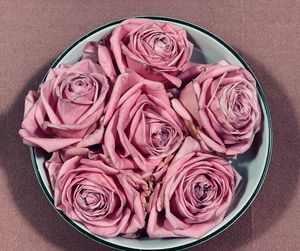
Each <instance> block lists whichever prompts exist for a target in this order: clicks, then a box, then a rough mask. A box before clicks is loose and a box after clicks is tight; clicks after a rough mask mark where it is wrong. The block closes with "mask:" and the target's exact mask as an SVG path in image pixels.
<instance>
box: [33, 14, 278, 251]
mask: <svg viewBox="0 0 300 251" xmlns="http://www.w3.org/2000/svg"><path fill="white" fill-rule="evenodd" d="M129 18H148V19H153V20H158V21H159V20H160V21H170V22H174V23H177V24H179V25H180V24H181V25H186V26H189V27H191V28H193V29H196V30H197V31H200V32H203V33H205V34H206V35H208V36H210V37H211V38H213V39H214V40H216V41H217V42H219V43H220V44H221V45H223V46H224V47H225V48H226V49H228V50H229V51H230V52H231V53H232V54H233V55H234V56H235V57H236V58H237V59H238V60H239V62H240V63H241V64H242V65H243V66H244V67H245V69H247V70H248V71H249V72H250V73H251V74H252V75H253V77H254V78H255V80H256V83H257V90H258V92H259V95H260V98H261V100H262V103H263V106H264V108H265V110H266V115H267V119H266V122H267V123H268V128H269V134H268V139H269V142H268V151H267V158H266V160H265V164H264V169H263V173H262V175H261V177H260V180H259V183H258V185H257V186H256V188H255V190H254V192H253V193H252V195H251V196H250V198H249V199H248V201H247V203H246V204H245V205H244V207H242V208H241V209H240V211H239V212H238V213H237V214H236V215H235V216H234V217H233V218H232V219H231V220H230V221H229V222H228V223H226V224H225V225H224V226H222V227H221V228H219V229H217V230H216V231H215V232H213V233H211V234H209V235H207V236H205V237H203V238H201V239H198V240H195V241H193V242H190V243H188V244H183V245H180V246H177V247H173V248H166V249H160V250H182V249H186V248H191V247H193V246H196V245H199V244H202V243H204V242H206V241H208V240H210V239H212V238H213V237H215V236H217V235H219V234H220V233H222V232H223V231H224V230H226V229H227V228H228V227H229V226H231V225H232V224H233V223H234V222H235V221H236V220H237V219H239V218H240V217H241V216H242V215H243V214H244V213H245V211H246V210H247V209H248V207H249V206H250V205H251V204H252V202H253V201H254V199H255V197H256V196H257V194H258V192H259V191H260V189H261V187H262V184H263V182H264V180H265V178H266V175H267V171H268V169H269V165H270V161H271V155H272V145H273V133H272V122H271V115H270V110H269V107H268V103H267V100H266V97H265V94H264V91H263V89H262V86H261V85H260V83H259V81H258V79H257V77H256V76H255V74H254V73H253V71H252V70H251V68H250V66H249V65H248V64H247V63H246V62H245V60H244V59H243V58H242V56H241V55H240V54H239V53H238V52H237V51H235V50H234V49H233V48H232V47H231V46H230V45H228V44H227V43H226V42H225V41H224V40H222V39H221V38H219V37H218V36H217V35H215V34H214V33H212V32H210V31H208V30H206V29H204V28H202V27H200V26H198V25H196V24H193V23H190V22H187V21H183V20H181V19H177V18H173V17H165V16H134V17H129ZM129 18H123V19H118V20H115V21H113V22H109V23H106V24H104V25H102V26H100V27H98V28H96V29H94V30H92V31H90V32H88V33H86V34H85V35H83V36H81V37H80V38H79V39H77V40H76V41H75V42H73V43H72V44H71V45H70V46H69V47H67V48H66V49H65V50H64V51H63V52H62V53H61V54H60V55H59V56H58V57H57V58H56V60H55V61H54V63H53V64H52V65H51V67H50V68H49V70H50V69H52V68H55V67H56V66H57V65H58V64H59V63H60V61H61V60H62V58H63V57H64V56H66V55H67V54H68V53H69V51H70V50H72V49H73V48H74V47H75V46H76V45H77V44H79V43H80V42H81V41H83V40H84V39H86V38H88V37H89V36H91V35H93V34H95V33H97V32H99V31H101V30H103V29H105V28H108V27H110V26H113V25H116V24H119V23H121V22H123V21H124V20H126V19H129ZM49 70H48V71H47V73H46V74H45V76H44V78H43V80H42V82H44V80H45V79H46V77H47V75H48V73H49ZM30 156H31V161H32V165H33V168H34V172H35V175H36V177H37V180H38V182H39V184H40V186H41V188H42V190H43V192H44V194H45V195H46V197H47V199H48V201H49V202H50V204H51V205H52V206H53V208H54V209H55V210H56V211H57V213H58V214H59V215H60V216H61V217H62V218H63V219H64V220H66V221H67V222H68V223H69V224H70V225H71V226H72V227H74V228H75V229H76V230H77V231H79V232H80V233H81V234H83V235H85V236H86V237H88V238H90V239H92V240H94V241H96V242H98V243H100V244H103V245H105V246H108V247H110V248H116V249H119V250H140V249H136V248H129V247H124V246H121V245H118V244H115V243H111V242H109V241H106V240H105V239H101V238H99V237H97V236H96V235H93V234H91V233H89V232H87V231H86V230H85V229H82V228H81V227H80V226H79V225H77V224H75V223H74V221H73V220H71V219H70V218H69V217H68V216H67V215H66V214H65V213H64V212H62V211H61V210H59V209H57V208H56V207H55V206H54V200H53V197H52V195H51V194H50V193H49V192H48V190H47V188H46V186H45V184H44V181H43V178H42V177H41V174H40V172H39V170H38V164H37V161H36V148H35V147H30ZM144 250H152V249H144Z"/></svg>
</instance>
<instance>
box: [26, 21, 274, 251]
mask: <svg viewBox="0 0 300 251" xmlns="http://www.w3.org/2000/svg"><path fill="white" fill-rule="evenodd" d="M147 18H152V19H156V20H159V21H163V22H173V23H176V24H177V25H180V26H183V27H184V28H185V29H186V30H187V32H188V34H189V39H190V40H191V41H192V42H193V43H194V44H195V45H198V46H199V47H200V50H195V51H194V53H193V57H192V61H193V62H198V63H215V62H218V61H220V60H226V61H227V62H229V63H230V64H234V65H239V66H241V67H244V68H246V69H247V70H248V71H250V72H251V73H252V74H253V72H252V71H251V69H250V67H249V66H248V65H247V64H246V62H245V61H244V60H243V59H242V58H241V56H240V55H239V54H238V53H237V52H235V51H234V50H233V49H232V48H231V47H230V46H229V45H227V44H226V43H225V42H224V41H222V40H221V39H220V38H218V37H217V36H215V35H214V34H212V33H210V32H208V31H207V30H205V29H203V28H200V27H198V26H196V25H193V24H190V23H187V22H184V21H181V20H177V19H172V18H165V17H147ZM122 21H123V20H118V21H115V22H112V23H109V24H106V25H104V26H101V27H99V28H98V29H96V30H94V31H91V32H90V33H88V34H86V35H84V36H82V37H81V38H80V39H79V40H77V41H76V42H74V43H73V44H72V45H71V46H70V47H69V48H67V49H66V50H65V51H64V52H63V53H62V54H61V55H60V56H59V57H58V58H57V59H56V61H55V62H54V63H53V65H52V66H51V68H56V67H58V66H59V65H60V64H62V63H64V64H74V63H76V62H77V61H79V59H80V58H81V56H82V50H83V48H84V45H85V44H86V43H87V42H89V41H99V40H100V39H101V38H102V37H103V36H105V35H106V34H107V33H109V32H110V31H111V30H112V29H113V28H114V27H115V26H116V25H118V24H119V23H120V22H122ZM253 76H254V75H253ZM254 77H255V76H254ZM256 81H257V79H256ZM257 83H258V81H257ZM257 89H258V95H259V100H260V103H261V107H262V113H263V120H262V124H261V130H260V132H259V133H258V134H257V135H256V137H255V140H254V142H253V144H252V146H251V148H250V149H249V150H248V151H247V152H246V153H244V154H242V155H239V157H238V158H237V159H236V160H234V161H233V162H232V164H233V166H234V167H235V168H236V169H237V171H238V172H239V173H240V174H241V176H242V177H243V180H242V182H241V184H240V185H239V187H238V190H237V191H236V194H235V196H234V198H233V201H232V204H231V206H230V208H229V210H228V212H227V214H226V217H225V218H224V220H223V221H222V223H221V224H219V225H217V226H216V227H215V228H213V229H212V230H211V231H209V232H208V233H207V234H206V235H205V236H203V237H202V238H201V239H191V238H167V239H146V238H140V239H126V238H122V237H116V238H109V239H106V238H101V237H98V236H95V235H94V234H92V233H91V232H89V231H88V230H87V229H86V228H85V227H84V226H83V225H82V224H79V223H77V222H75V221H73V220H71V219H69V218H68V217H67V216H66V215H65V214H64V213H63V212H61V211H59V210H57V212H58V213H59V214H60V215H61V216H62V217H63V218H64V219H65V220H66V221H67V222H69V223H70V224H71V225H72V226H73V227H75V228H76V229H77V230H79V231H80V232H81V233H82V234H84V235H86V236H88V237H90V238H92V239H93V240H95V241H98V242H100V243H102V244H104V245H107V246H110V247H113V248H118V249H122V250H124V249H125V250H141V249H142V250H164V249H168V250H170V249H176V250H177V249H184V248H188V247H191V246H194V245H197V244H200V243H203V242H205V241H207V240H209V239H211V238H213V237H214V236H216V235H217V234H219V233H221V232H222V231H224V230H225V229H226V228H227V227H229V226H230V225H231V224H233V223H234V222H235V221H236V220H237V219H238V218H239V217H240V216H241V215H242V214H243V213H244V212H245V210H246V209H247V208H248V207H249V206H250V204H251V203H252V201H253V200H254V198H255V197H256V195H257V193H258V191H259V190H260V187H261V186H262V183H263V181H264V178H265V176H266V173H267V170H268V166H269V162H270V157H271V149H272V127H271V118H270V113H269V108H268V105H267V102H266V98H265V95H264V93H263V90H262V87H261V86H260V84H259V83H258V85H257ZM30 151H31V157H32V162H33V166H34V170H35V173H36V176H37V178H38V181H39V183H40V185H41V187H42V189H43V191H44V192H45V194H46V196H47V198H48V199H49V201H50V203H51V204H52V205H53V204H54V203H53V192H52V189H51V186H50V183H49V179H48V176H47V170H46V169H45V166H44V163H45V160H46V158H47V157H49V155H48V154H47V153H45V152H44V151H43V150H41V149H37V148H31V150H30Z"/></svg>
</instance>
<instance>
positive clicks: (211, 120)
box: [172, 61, 261, 156]
mask: <svg viewBox="0 0 300 251" xmlns="http://www.w3.org/2000/svg"><path fill="white" fill-rule="evenodd" d="M172 104H173V107H174V109H175V110H176V111H177V112H178V114H180V115H181V116H182V117H183V118H184V119H185V121H186V123H187V125H188V128H189V129H190V131H191V133H192V134H193V135H194V137H195V138H196V139H198V140H199V142H200V144H201V148H202V150H203V151H206V152H216V153H219V154H225V155H231V156H234V155H236V154H240V153H243V152H245V151H246V150H248V149H249V147H250V146H251V144H252V142H253V139H254V135H255V133H256V132H258V131H259V129H260V121H261V111H260V106H259V102H258V98H257V92H256V82H255V79H254V78H253V76H252V75H251V74H250V73H249V72H248V71H247V70H245V69H243V68H241V67H239V66H234V65H229V64H228V63H227V62H225V61H221V62H219V63H217V64H214V65H208V66H207V67H205V68H203V71H202V73H200V75H199V76H198V77H197V78H196V79H195V80H193V81H192V82H190V83H189V84H188V85H187V86H186V87H185V88H184V89H183V90H182V91H181V93H180V96H179V101H178V100H177V99H173V100H172Z"/></svg>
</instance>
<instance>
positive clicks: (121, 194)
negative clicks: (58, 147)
mask: <svg viewBox="0 0 300 251" xmlns="http://www.w3.org/2000/svg"><path fill="white" fill-rule="evenodd" d="M59 155H60V153H58V152H56V153H54V154H53V157H52V159H51V160H49V161H48V162H47V164H46V167H47V168H48V171H49V176H50V178H51V184H52V186H53V190H54V201H55V206H56V207H57V208H58V209H60V210H62V211H63V212H64V213H65V214H66V215H67V216H68V217H70V218H71V219H72V220H75V221H78V222H80V223H82V224H83V225H84V226H86V227H87V229H89V230H90V231H91V232H92V233H93V234H96V235H98V236H101V237H114V236H117V235H122V236H123V237H129V238H134V237H137V236H138V235H139V233H140V231H141V230H142V229H143V228H144V226H145V217H146V210H145V207H144V205H145V203H144V200H145V198H143V191H145V189H146V188H147V184H146V183H145V182H144V181H143V180H140V179H138V178H137V177H134V175H133V174H131V175H126V174H123V173H120V172H118V171H117V170H116V169H113V168H111V167H110V166H108V165H106V164H105V163H103V162H102V161H101V160H90V159H86V158H83V157H82V156H75V157H73V158H71V159H68V160H66V161H64V160H63V158H60V157H59Z"/></svg>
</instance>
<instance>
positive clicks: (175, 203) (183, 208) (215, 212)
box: [147, 136, 241, 238]
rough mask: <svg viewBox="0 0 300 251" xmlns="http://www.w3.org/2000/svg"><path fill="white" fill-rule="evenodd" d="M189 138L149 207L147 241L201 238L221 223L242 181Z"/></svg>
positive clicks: (234, 172) (169, 168)
mask: <svg viewBox="0 0 300 251" xmlns="http://www.w3.org/2000/svg"><path fill="white" fill-rule="evenodd" d="M199 151H200V145H199V143H198V142H197V141H196V140H194V139H193V138H192V137H190V136H188V137H187V138H186V140H185V142H184V143H183V145H182V147H181V148H180V150H179V151H178V153H177V154H176V156H175V157H174V159H173V161H172V163H171V164H170V165H169V167H168V170H167V173H166V175H165V177H164V178H163V180H162V182H160V183H157V184H156V186H155V189H154V193H153V195H152V198H151V199H150V203H149V208H148V210H149V220H148V225H147V233H148V235H149V237H150V238H165V237H191V238H201V237H202V236H203V235H205V234H206V233H207V232H208V231H210V230H211V229H212V228H214V227H215V226H216V225H218V224H219V223H220V222H222V220H223V218H224V216H225V214H226V212H227V209H228V207H229V205H230V203H231V201H232V197H233V195H234V192H235V189H236V187H237V185H238V183H239V181H240V179H241V177H240V176H239V174H238V173H237V172H236V171H235V170H234V169H233V167H232V166H231V165H230V164H229V163H228V162H227V161H226V160H225V159H223V158H221V157H217V156H214V155H209V154H204V153H202V152H199Z"/></svg>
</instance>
